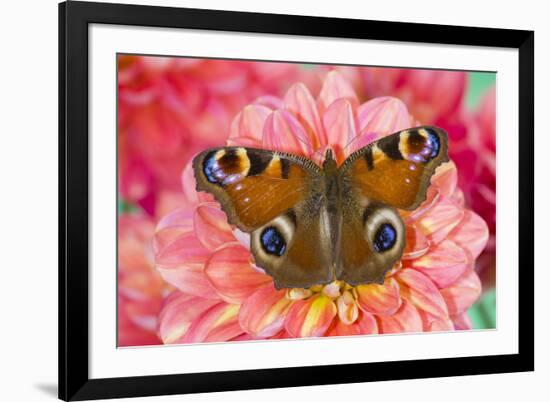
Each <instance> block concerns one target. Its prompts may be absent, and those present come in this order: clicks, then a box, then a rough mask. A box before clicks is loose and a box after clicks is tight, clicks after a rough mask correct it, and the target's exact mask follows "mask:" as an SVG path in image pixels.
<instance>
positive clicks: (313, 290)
mask: <svg viewBox="0 0 550 402" xmlns="http://www.w3.org/2000/svg"><path fill="white" fill-rule="evenodd" d="M318 294H321V295H322V296H323V297H328V298H329V299H330V300H331V301H332V302H333V303H335V304H336V308H337V309H338V317H339V318H340V321H342V322H343V323H344V324H348V325H349V324H353V323H354V322H355V321H356V320H357V317H358V316H359V307H358V305H357V302H356V293H355V292H354V291H353V286H351V285H349V284H347V283H345V282H344V281H334V282H331V283H329V284H326V285H314V286H312V287H310V288H309V289H304V288H291V289H287V290H286V298H287V299H289V300H305V299H308V298H310V297H312V296H315V295H318Z"/></svg>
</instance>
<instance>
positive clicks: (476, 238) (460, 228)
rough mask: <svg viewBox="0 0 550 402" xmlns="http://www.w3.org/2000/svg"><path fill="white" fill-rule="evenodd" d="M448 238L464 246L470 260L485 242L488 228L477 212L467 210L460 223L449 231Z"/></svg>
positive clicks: (481, 248)
mask: <svg viewBox="0 0 550 402" xmlns="http://www.w3.org/2000/svg"><path fill="white" fill-rule="evenodd" d="M449 238H451V239H452V240H453V241H454V242H455V243H456V244H458V245H459V246H461V247H462V248H464V250H466V253H467V254H468V257H469V258H470V261H474V260H475V259H476V258H477V257H478V256H479V255H480V254H481V252H482V251H483V249H484V248H485V245H486V244H487V240H488V239H489V228H488V227H487V223H485V221H484V220H483V219H482V218H481V217H480V216H479V215H478V214H476V213H475V212H472V211H470V210H467V211H466V212H465V213H464V217H463V218H462V220H461V221H460V223H459V224H458V225H457V226H456V227H455V228H454V229H453V230H452V231H451V233H449Z"/></svg>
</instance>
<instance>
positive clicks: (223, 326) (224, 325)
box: [181, 302, 244, 343]
mask: <svg viewBox="0 0 550 402" xmlns="http://www.w3.org/2000/svg"><path fill="white" fill-rule="evenodd" d="M238 317H239V305H237V304H227V303H223V302H222V303H219V304H217V305H215V306H214V307H212V308H210V309H209V310H208V311H206V312H204V313H203V314H202V315H201V316H200V317H199V318H197V319H196V320H195V321H193V322H192V323H191V325H190V326H189V329H188V330H187V332H186V333H185V335H184V336H183V338H182V339H181V340H182V343H196V342H225V341H228V340H230V339H233V338H235V337H237V336H239V335H241V334H242V333H243V332H244V331H243V330H242V328H241V326H240V325H239V319H238Z"/></svg>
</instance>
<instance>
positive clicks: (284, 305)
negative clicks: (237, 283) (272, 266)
mask: <svg viewBox="0 0 550 402" xmlns="http://www.w3.org/2000/svg"><path fill="white" fill-rule="evenodd" d="M291 304H292V301H291V300H288V299H287V298H286V297H285V291H284V290H276V289H275V288H274V287H273V284H268V285H265V286H263V287H261V288H259V289H257V290H256V291H255V292H254V293H253V294H252V295H251V296H250V297H248V298H247V299H246V300H245V301H244V303H243V304H242V305H241V310H240V312H239V323H240V325H241V327H242V328H243V329H244V330H245V331H246V332H247V333H249V334H252V335H253V336H256V337H260V338H267V337H271V336H275V335H276V334H278V333H279V332H280V331H281V330H282V329H283V327H284V322H285V317H286V315H287V313H288V309H289V307H290V306H291Z"/></svg>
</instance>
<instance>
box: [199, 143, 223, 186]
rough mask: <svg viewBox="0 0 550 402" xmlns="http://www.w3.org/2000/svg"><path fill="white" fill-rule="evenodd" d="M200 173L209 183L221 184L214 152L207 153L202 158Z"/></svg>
mask: <svg viewBox="0 0 550 402" xmlns="http://www.w3.org/2000/svg"><path fill="white" fill-rule="evenodd" d="M202 171H203V172H204V175H205V176H206V179H207V180H208V181H209V182H210V183H214V184H218V183H220V182H221V180H220V179H221V178H220V177H219V173H220V168H219V166H218V163H217V161H216V151H212V152H209V153H208V154H207V155H206V156H205V157H204V161H203V165H202Z"/></svg>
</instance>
